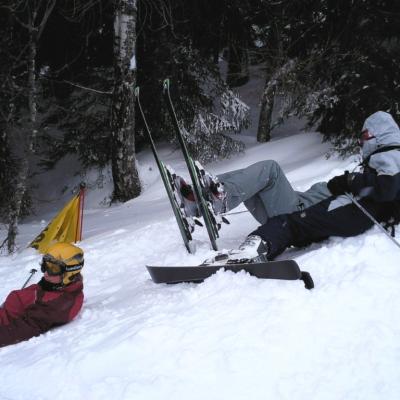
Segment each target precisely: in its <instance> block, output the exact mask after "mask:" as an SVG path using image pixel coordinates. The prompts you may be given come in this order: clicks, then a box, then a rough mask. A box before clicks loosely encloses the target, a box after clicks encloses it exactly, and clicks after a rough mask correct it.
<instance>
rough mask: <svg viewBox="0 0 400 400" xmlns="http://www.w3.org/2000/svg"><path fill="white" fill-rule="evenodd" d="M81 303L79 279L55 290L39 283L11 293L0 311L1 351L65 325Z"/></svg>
mask: <svg viewBox="0 0 400 400" xmlns="http://www.w3.org/2000/svg"><path fill="white" fill-rule="evenodd" d="M49 286H50V287H49ZM46 289H47V290H46ZM49 289H50V290H49ZM82 303H83V283H82V279H81V278H79V279H78V280H77V281H75V282H73V283H71V284H70V285H68V286H65V287H61V288H58V289H56V290H51V285H48V284H46V282H44V280H43V279H42V280H41V281H40V282H39V283H38V284H34V285H31V286H28V287H26V288H25V289H21V290H14V291H12V292H11V293H10V294H9V295H8V296H7V298H6V301H5V302H4V304H3V305H2V306H1V308H0V347H2V346H7V345H9V344H14V343H18V342H21V341H23V340H28V339H30V338H31V337H33V336H38V335H40V334H41V333H44V332H47V331H48V330H49V329H51V328H53V327H55V326H59V325H63V324H66V323H67V322H69V321H71V320H72V319H73V318H75V316H76V315H77V314H78V312H79V310H80V309H81V308H82Z"/></svg>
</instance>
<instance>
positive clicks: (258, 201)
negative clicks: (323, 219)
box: [218, 160, 332, 224]
mask: <svg viewBox="0 0 400 400" xmlns="http://www.w3.org/2000/svg"><path fill="white" fill-rule="evenodd" d="M218 179H219V181H220V182H222V183H223V184H224V187H225V191H226V193H227V207H228V210H232V209H233V208H235V207H237V206H238V205H239V204H240V203H242V202H243V203H244V205H245V206H246V208H247V209H248V210H249V211H250V213H251V214H252V215H253V216H254V218H255V219H256V220H257V221H258V222H259V223H260V224H265V223H266V222H267V221H268V220H269V219H270V218H272V217H275V216H276V215H280V214H290V213H292V212H295V211H300V210H302V209H306V208H308V207H310V206H312V205H314V204H316V203H319V202H320V201H322V200H324V199H326V198H328V197H330V196H332V194H331V193H330V191H329V190H328V187H327V185H326V182H319V183H316V184H314V185H313V186H311V188H310V189H308V190H307V191H306V192H297V191H295V190H294V189H293V188H292V186H291V184H290V183H289V181H288V180H287V178H286V176H285V173H284V172H283V170H282V168H281V167H280V165H279V164H278V163H277V162H276V161H274V160H266V161H260V162H257V163H255V164H252V165H250V166H249V167H247V168H243V169H239V170H236V171H231V172H227V173H225V174H221V175H218Z"/></svg>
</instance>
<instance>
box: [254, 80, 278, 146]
mask: <svg viewBox="0 0 400 400" xmlns="http://www.w3.org/2000/svg"><path fill="white" fill-rule="evenodd" d="M275 89H276V88H275V85H271V84H270V81H269V79H268V78H267V79H266V81H265V88H264V92H263V95H262V99H261V108H260V118H259V121H258V129H257V141H258V142H260V143H264V142H269V141H270V140H271V125H272V111H273V108H274V102H275Z"/></svg>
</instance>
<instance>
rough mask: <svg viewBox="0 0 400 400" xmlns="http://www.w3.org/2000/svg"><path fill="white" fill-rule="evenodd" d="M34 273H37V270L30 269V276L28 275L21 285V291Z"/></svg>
mask: <svg viewBox="0 0 400 400" xmlns="http://www.w3.org/2000/svg"><path fill="white" fill-rule="evenodd" d="M36 272H37V269H35V268H32V269H31V270H30V271H29V273H30V275H29V277H28V279H27V280H26V281H25V283H24V284H23V285H22V288H21V289H23V288H24V287H25V286H26V285H27V284H28V282H29V281H30V280H31V279H32V276H33V275H34V274H35V273H36Z"/></svg>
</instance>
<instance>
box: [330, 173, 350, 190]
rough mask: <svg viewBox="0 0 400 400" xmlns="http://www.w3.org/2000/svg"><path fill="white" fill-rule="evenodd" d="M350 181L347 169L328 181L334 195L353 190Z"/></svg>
mask: <svg viewBox="0 0 400 400" xmlns="http://www.w3.org/2000/svg"><path fill="white" fill-rule="evenodd" d="M349 181H350V174H349V171H345V173H344V174H343V175H339V176H335V177H334V178H332V179H331V180H330V181H329V182H328V189H329V191H330V192H331V193H332V194H333V195H334V196H340V195H341V194H345V193H349V192H350V191H351V190H350V187H349Z"/></svg>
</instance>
